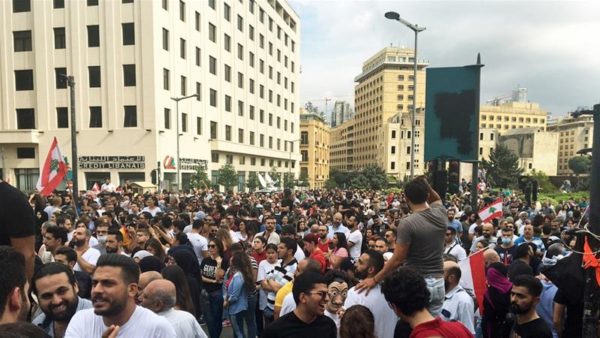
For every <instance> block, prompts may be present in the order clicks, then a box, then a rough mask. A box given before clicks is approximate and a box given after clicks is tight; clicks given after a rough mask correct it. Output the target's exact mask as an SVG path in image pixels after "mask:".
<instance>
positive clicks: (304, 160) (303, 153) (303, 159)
mask: <svg viewBox="0 0 600 338" xmlns="http://www.w3.org/2000/svg"><path fill="white" fill-rule="evenodd" d="M300 154H301V155H302V162H307V161H308V151H306V150H301V151H300Z"/></svg>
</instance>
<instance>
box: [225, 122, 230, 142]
mask: <svg viewBox="0 0 600 338" xmlns="http://www.w3.org/2000/svg"><path fill="white" fill-rule="evenodd" d="M225 140H226V141H231V126H227V125H226V126H225Z"/></svg>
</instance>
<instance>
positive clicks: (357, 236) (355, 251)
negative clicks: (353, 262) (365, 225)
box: [348, 229, 363, 259]
mask: <svg viewBox="0 0 600 338" xmlns="http://www.w3.org/2000/svg"><path fill="white" fill-rule="evenodd" d="M362 241H363V235H362V234H361V233H360V230H358V229H356V230H354V231H352V232H351V233H350V236H348V242H352V243H354V245H353V246H352V247H351V248H350V250H349V251H350V252H349V254H350V257H352V258H353V259H357V258H358V257H360V248H361V247H362Z"/></svg>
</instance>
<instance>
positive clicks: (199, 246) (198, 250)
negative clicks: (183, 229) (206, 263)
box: [187, 232, 208, 264]
mask: <svg viewBox="0 0 600 338" xmlns="http://www.w3.org/2000/svg"><path fill="white" fill-rule="evenodd" d="M187 238H188V239H189V240H190V243H192V247H193V248H194V253H195V254H196V257H198V264H201V263H202V260H203V259H204V257H203V256H202V251H208V240H207V239H206V238H204V236H202V235H200V234H198V233H195V232H189V233H187Z"/></svg>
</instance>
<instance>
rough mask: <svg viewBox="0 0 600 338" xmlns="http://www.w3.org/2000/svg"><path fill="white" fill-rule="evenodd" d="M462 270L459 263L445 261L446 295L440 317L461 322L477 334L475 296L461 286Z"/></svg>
mask: <svg viewBox="0 0 600 338" xmlns="http://www.w3.org/2000/svg"><path fill="white" fill-rule="evenodd" d="M460 277H461V271H460V268H459V267H458V264H457V263H454V262H452V261H445V262H444V284H445V288H446V297H445V299H444V305H442V312H441V314H440V317H441V318H442V320H445V321H448V322H461V323H462V324H463V325H464V326H465V327H466V328H467V329H469V331H471V333H472V334H473V335H475V325H474V322H475V304H474V303H473V298H472V297H471V296H470V295H469V294H468V293H467V291H465V289H463V288H462V286H460V285H459V284H460Z"/></svg>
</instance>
